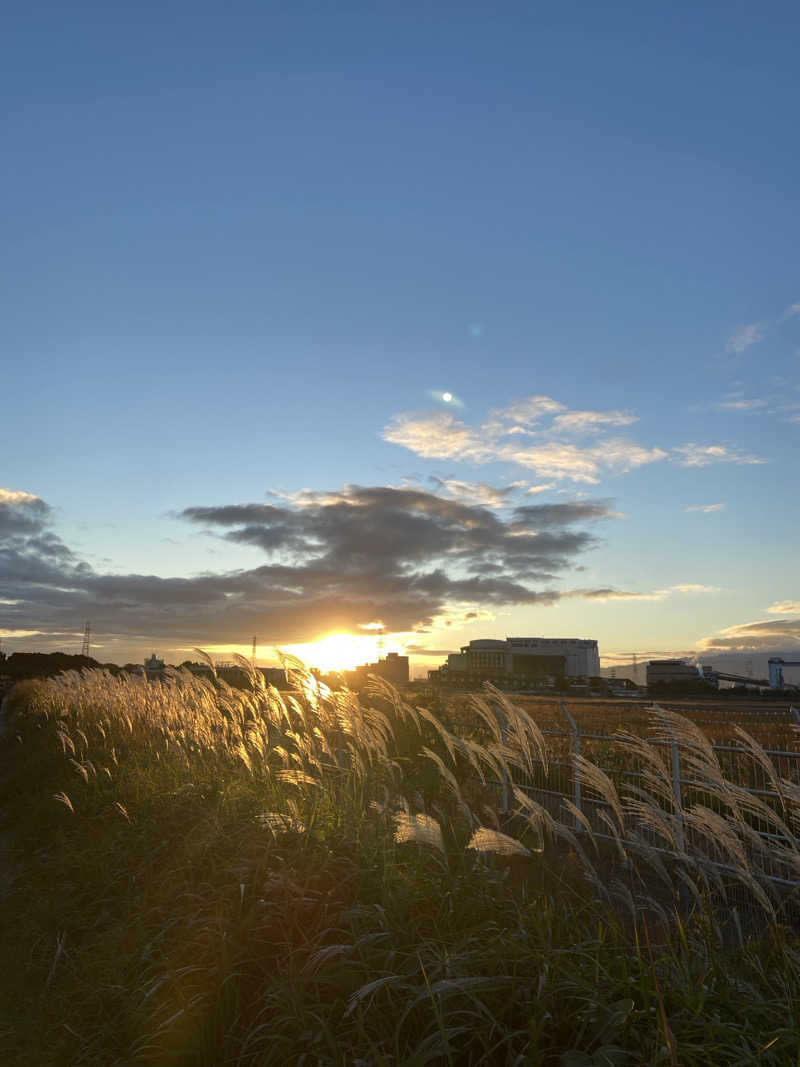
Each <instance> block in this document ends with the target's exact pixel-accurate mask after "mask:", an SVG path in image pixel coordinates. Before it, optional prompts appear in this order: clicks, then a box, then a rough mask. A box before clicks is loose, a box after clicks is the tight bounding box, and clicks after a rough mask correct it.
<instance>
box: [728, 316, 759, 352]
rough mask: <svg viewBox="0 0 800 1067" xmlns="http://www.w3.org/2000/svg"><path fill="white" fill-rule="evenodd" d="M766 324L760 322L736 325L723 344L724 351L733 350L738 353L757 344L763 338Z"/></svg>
mask: <svg viewBox="0 0 800 1067" xmlns="http://www.w3.org/2000/svg"><path fill="white" fill-rule="evenodd" d="M766 330H767V328H766V326H765V325H764V323H761V322H750V323H744V324H742V325H741V326H737V327H736V329H735V330H734V331H733V333H732V334H731V336H730V337H729V338H728V341H727V343H726V345H725V351H726V352H734V353H735V354H736V355H739V354H740V353H742V352H745V351H746V350H747V349H748V348H750V346H751V345H755V344H758V342H759V341H762V340H763V339H764V335H765V333H766Z"/></svg>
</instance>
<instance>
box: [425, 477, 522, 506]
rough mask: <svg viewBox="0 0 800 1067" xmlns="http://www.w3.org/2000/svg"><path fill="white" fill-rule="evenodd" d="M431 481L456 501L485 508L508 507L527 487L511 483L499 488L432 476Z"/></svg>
mask: <svg viewBox="0 0 800 1067" xmlns="http://www.w3.org/2000/svg"><path fill="white" fill-rule="evenodd" d="M430 481H431V482H432V483H433V484H434V485H435V486H437V487H438V489H439V490H441V491H443V492H445V493H447V494H448V495H449V496H452V497H455V499H456V500H461V501H462V502H463V503H465V504H478V505H480V506H481V507H484V508H503V507H507V506H508V503H509V500H508V498H509V497H510V496H511V495H512V494H513V493H515V492H517V490H518V489H520V488H522V487H523V486H524V485H525V483H524V482H511V484H510V485H505V486H501V487H497V486H493V485H487V484H486V482H465V481H461V480H460V479H458V478H437V477H435V476H432V477H431V478H430Z"/></svg>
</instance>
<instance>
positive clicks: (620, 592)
mask: <svg viewBox="0 0 800 1067" xmlns="http://www.w3.org/2000/svg"><path fill="white" fill-rule="evenodd" d="M718 592H719V589H718V588H717V587H716V586H713V585H697V584H696V583H694V582H682V583H681V584H679V585H671V586H668V587H667V588H666V589H652V590H650V591H646V592H631V591H629V590H626V589H613V588H608V589H570V590H569V591H567V592H565V593H563V594H562V595H563V596H564V597H581V598H583V599H584V600H666V599H667V597H670V596H672V595H673V594H675V593H681V594H684V595H686V594H688V595H692V594H701V593H718Z"/></svg>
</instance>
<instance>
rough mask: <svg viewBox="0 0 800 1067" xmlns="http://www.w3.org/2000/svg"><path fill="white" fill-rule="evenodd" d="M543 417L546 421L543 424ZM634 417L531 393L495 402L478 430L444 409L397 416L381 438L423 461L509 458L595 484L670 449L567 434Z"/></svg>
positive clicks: (553, 475)
mask: <svg viewBox="0 0 800 1067" xmlns="http://www.w3.org/2000/svg"><path fill="white" fill-rule="evenodd" d="M546 419H550V421H549V423H547V424H545V423H544V420H546ZM636 419H637V416H635V415H633V414H631V413H629V412H621V411H610V412H602V411H572V412H569V411H567V410H566V409H565V407H564V405H563V404H561V403H559V402H558V401H557V400H553V399H552V397H547V396H532V397H529V398H528V399H526V400H521V401H519V402H518V403H515V404H511V405H509V406H508V407H505V408H493V409H492V410H491V411H490V413H489V418H488V420H487V421H486V422H484V423H483V424H482V425H481V426H479V427H477V428H475V427H471V426H468V425H467V424H466V423H464V422H461V421H460V420H458V419H456V418H455V417H454V416H453V415H450V414H446V413H443V412H425V413H416V414H415V413H410V414H409V413H406V414H401V415H397V416H395V418H393V419H392V420H391V421H390V423H389V424H388V425H387V426H386V427H385V428H384V431H383V437H384V439H385V440H386V441H390V442H391V443H393V444H398V445H402V446H403V447H404V448H408V449H410V450H411V451H412V452H416V453H417V455H420V456H423V457H424V458H427V459H457V460H461V461H466V462H471V463H476V464H483V463H489V462H497V461H502V462H511V463H515V464H516V465H518V466H520V467H522V468H524V469H525V470H530V471H533V472H534V473H535V474H536V476H537V477H541V478H545V479H554V480H561V479H563V480H569V481H574V482H587V483H589V484H594V483H597V482H598V481H599V480H600V477H601V476H602V475H603V474H607V473H624V472H627V471H631V470H634V469H636V468H637V467H641V466H643V465H645V464H647V463H654V462H657V461H659V460H661V459H665V458H666V457H667V453H666V452H665V451H663V450H662V449H660V448H647V447H645V446H643V445H640V444H638V443H637V442H635V441H631V440H629V439H627V438H624V437H613V438H604V439H603V438H600V439H596V440H594V441H593V442H591V443H590V444H585V443H582V444H577V443H574V442H572V441H569V440H565V438H566V437H569V435H574V436H575V437H578V438H585V437H586V436H594V437H595V438H597V435H598V434H600V433H602V432H603V431H604V430H605V429H606V428H607V427H609V426H626V425H629V424H630V423H632V422H635V421H636Z"/></svg>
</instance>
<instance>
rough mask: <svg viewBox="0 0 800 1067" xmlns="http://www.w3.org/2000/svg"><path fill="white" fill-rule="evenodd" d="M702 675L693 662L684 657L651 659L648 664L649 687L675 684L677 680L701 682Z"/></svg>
mask: <svg viewBox="0 0 800 1067" xmlns="http://www.w3.org/2000/svg"><path fill="white" fill-rule="evenodd" d="M701 680H702V679H701V675H700V673H699V671H698V670H697V667H695V665H694V664H693V663H687V662H686V660H683V659H651V660H650V662H649V663H648V664H647V687H648V689H649V688H650V686H653V685H673V684H674V683H675V682H699V681H701Z"/></svg>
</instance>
